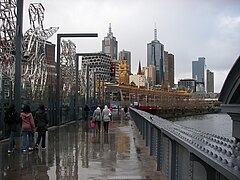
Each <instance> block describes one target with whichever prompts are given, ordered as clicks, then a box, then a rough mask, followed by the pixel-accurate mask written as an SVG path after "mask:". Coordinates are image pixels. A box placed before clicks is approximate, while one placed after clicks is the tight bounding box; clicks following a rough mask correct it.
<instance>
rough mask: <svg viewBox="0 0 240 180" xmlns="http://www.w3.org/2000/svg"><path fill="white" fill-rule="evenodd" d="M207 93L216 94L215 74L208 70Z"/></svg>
mask: <svg viewBox="0 0 240 180" xmlns="http://www.w3.org/2000/svg"><path fill="white" fill-rule="evenodd" d="M207 92H208V93H210V92H211V93H214V73H213V72H211V71H210V70H209V69H207Z"/></svg>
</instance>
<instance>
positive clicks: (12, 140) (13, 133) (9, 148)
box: [8, 131, 15, 151]
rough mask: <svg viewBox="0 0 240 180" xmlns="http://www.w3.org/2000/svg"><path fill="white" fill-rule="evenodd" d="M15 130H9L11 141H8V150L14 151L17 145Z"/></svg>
mask: <svg viewBox="0 0 240 180" xmlns="http://www.w3.org/2000/svg"><path fill="white" fill-rule="evenodd" d="M14 136H15V132H14V131H9V143H8V150H9V151H12V150H13V147H14V145H15V140H14Z"/></svg>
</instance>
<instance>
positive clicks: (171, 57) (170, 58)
mask: <svg viewBox="0 0 240 180" xmlns="http://www.w3.org/2000/svg"><path fill="white" fill-rule="evenodd" d="M168 79H169V84H170V87H171V88H173V87H174V55H173V54H171V53H170V54H168Z"/></svg>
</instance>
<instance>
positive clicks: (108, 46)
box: [102, 23, 118, 60]
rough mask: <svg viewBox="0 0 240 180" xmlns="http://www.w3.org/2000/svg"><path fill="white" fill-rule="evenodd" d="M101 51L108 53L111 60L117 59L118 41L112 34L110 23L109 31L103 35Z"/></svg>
mask: <svg viewBox="0 0 240 180" xmlns="http://www.w3.org/2000/svg"><path fill="white" fill-rule="evenodd" d="M102 52H103V53H105V54H107V55H110V56H111V58H112V60H113V59H117V53H118V42H117V40H116V38H115V37H114V36H113V33H112V28H111V23H110V24H109V32H108V34H107V37H104V40H102Z"/></svg>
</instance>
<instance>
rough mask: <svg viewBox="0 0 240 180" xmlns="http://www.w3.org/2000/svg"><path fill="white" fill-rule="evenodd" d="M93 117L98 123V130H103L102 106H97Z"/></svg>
mask: <svg viewBox="0 0 240 180" xmlns="http://www.w3.org/2000/svg"><path fill="white" fill-rule="evenodd" d="M93 119H94V121H95V123H96V125H97V132H98V133H100V131H101V121H102V112H101V109H100V107H97V109H96V110H95V111H94V113H93Z"/></svg>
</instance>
